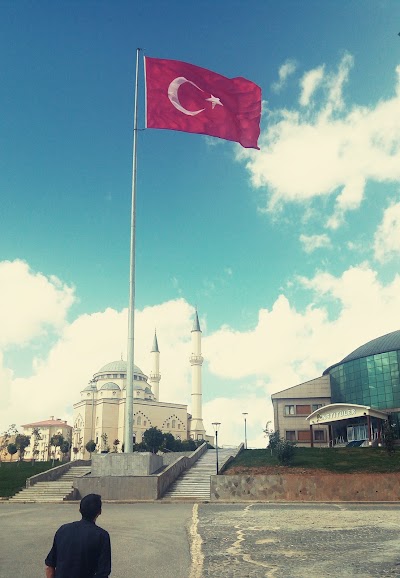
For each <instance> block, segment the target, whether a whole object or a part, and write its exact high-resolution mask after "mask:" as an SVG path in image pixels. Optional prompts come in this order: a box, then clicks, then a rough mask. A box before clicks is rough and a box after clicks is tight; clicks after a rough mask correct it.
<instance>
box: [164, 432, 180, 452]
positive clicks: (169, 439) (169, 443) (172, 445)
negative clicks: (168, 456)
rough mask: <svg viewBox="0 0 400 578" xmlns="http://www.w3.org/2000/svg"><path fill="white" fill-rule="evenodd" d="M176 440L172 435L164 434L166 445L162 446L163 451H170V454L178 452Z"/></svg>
mask: <svg viewBox="0 0 400 578" xmlns="http://www.w3.org/2000/svg"><path fill="white" fill-rule="evenodd" d="M176 441H177V440H176V439H175V438H174V436H173V435H172V433H165V434H164V443H163V445H162V449H166V450H169V451H170V452H174V451H176V446H177V443H176Z"/></svg>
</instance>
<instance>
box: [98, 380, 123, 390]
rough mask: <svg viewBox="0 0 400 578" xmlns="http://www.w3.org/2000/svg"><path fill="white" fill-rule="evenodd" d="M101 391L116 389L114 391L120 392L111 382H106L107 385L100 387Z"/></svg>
mask: <svg viewBox="0 0 400 578" xmlns="http://www.w3.org/2000/svg"><path fill="white" fill-rule="evenodd" d="M102 389H108V390H115V389H116V390H118V391H120V388H119V386H118V385H117V384H116V383H113V382H112V381H107V383H104V384H103V385H102V386H101V388H100V390H102Z"/></svg>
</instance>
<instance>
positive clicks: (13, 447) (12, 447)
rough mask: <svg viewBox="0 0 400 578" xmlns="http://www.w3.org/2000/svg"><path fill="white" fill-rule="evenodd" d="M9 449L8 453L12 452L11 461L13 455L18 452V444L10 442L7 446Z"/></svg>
mask: <svg viewBox="0 0 400 578" xmlns="http://www.w3.org/2000/svg"><path fill="white" fill-rule="evenodd" d="M7 451H8V453H9V454H10V462H11V460H12V457H13V455H14V454H16V453H17V451H18V448H17V446H16V445H15V444H8V446H7Z"/></svg>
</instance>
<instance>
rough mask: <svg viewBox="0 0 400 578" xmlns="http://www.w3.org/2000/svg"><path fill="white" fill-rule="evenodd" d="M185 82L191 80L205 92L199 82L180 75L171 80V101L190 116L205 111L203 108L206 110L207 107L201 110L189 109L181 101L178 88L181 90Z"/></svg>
mask: <svg viewBox="0 0 400 578" xmlns="http://www.w3.org/2000/svg"><path fill="white" fill-rule="evenodd" d="M185 82H189V83H190V84H192V85H193V86H195V87H196V88H197V89H198V90H200V91H201V92H204V90H202V89H201V88H200V87H198V86H197V84H195V83H194V82H192V81H191V80H188V79H187V78H185V77H184V76H178V77H177V78H175V79H174V80H173V81H172V82H171V84H170V85H169V87H168V98H169V100H170V101H171V103H172V104H173V105H174V107H175V108H177V109H178V110H179V111H180V112H183V114H187V115H189V116H196V114H199V113H200V112H203V110H205V109H204V108H201V109H200V110H187V109H186V108H184V107H183V106H182V105H181V103H180V102H179V97H178V90H179V87H180V86H182V84H185Z"/></svg>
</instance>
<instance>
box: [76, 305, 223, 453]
mask: <svg viewBox="0 0 400 578" xmlns="http://www.w3.org/2000/svg"><path fill="white" fill-rule="evenodd" d="M201 335H202V332H201V329H200V324H199V318H198V314H197V311H196V314H195V319H194V323H193V328H192V331H191V337H192V354H191V356H190V358H189V361H190V364H191V368H192V393H191V399H192V414H189V413H188V408H187V405H184V404H178V403H170V402H165V401H160V381H161V374H160V350H159V347H158V340H157V335H156V334H155V335H154V340H153V347H152V349H151V357H152V368H151V371H150V373H149V375H146V374H145V373H144V372H143V371H142V370H141V369H140V368H139V367H138V366H137V365H135V367H134V378H133V380H134V381H133V383H134V387H133V390H134V393H133V408H134V415H133V431H132V436H133V439H134V442H135V443H140V442H141V441H142V437H143V434H144V432H145V431H146V430H147V429H149V428H151V427H157V428H158V429H160V430H161V431H163V432H164V433H171V434H172V435H173V436H174V437H175V438H176V439H180V440H185V439H194V440H202V439H210V440H211V439H212V438H209V436H207V435H206V431H205V428H204V425H203V418H202V364H203V357H202V353H201ZM126 376H127V362H126V361H124V360H122V359H121V360H118V361H112V362H111V363H107V364H106V365H104V366H103V367H101V368H100V369H99V370H98V371H97V372H96V373H95V374H94V375H93V377H92V379H91V380H90V382H89V385H88V386H86V387H85V388H84V389H83V390H82V391H81V399H80V400H79V401H78V402H77V403H75V404H74V405H73V409H74V416H73V430H72V448H73V459H74V458H75V459H80V458H87V457H88V452H87V451H86V449H85V446H86V444H87V442H88V441H90V440H93V441H94V442H95V443H96V451H97V452H102V451H113V450H114V451H121V449H122V442H123V440H124V433H125V407H126ZM115 440H118V441H119V442H120V443H119V444H115V443H114V442H115ZM74 448H75V449H74Z"/></svg>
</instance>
